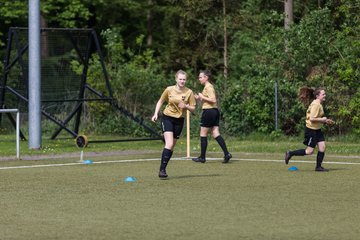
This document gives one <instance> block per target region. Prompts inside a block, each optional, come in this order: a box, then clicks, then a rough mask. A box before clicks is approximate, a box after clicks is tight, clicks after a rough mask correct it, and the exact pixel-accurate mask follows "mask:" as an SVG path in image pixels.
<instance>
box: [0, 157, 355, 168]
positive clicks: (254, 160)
mask: <svg viewBox="0 0 360 240" xmlns="http://www.w3.org/2000/svg"><path fill="white" fill-rule="evenodd" d="M172 160H181V161H184V160H185V161H186V160H190V159H189V158H186V157H182V158H181V157H180V158H173V159H172ZM206 160H207V161H208V160H209V161H219V160H222V158H207V159H206ZM146 161H160V159H159V158H144V159H126V160H112V161H99V162H92V164H106V163H129V162H146ZM231 161H248V162H277V163H284V160H276V159H267V160H266V159H255V158H233V159H232V160H231ZM291 163H311V164H313V163H314V161H303V160H292V161H291ZM324 163H326V164H338V165H360V162H327V161H325V162H324ZM74 165H89V164H84V163H83V162H75V163H58V164H41V165H28V166H12V167H0V170H10V169H26V168H46V167H64V166H74ZM290 165H291V164H290Z"/></svg>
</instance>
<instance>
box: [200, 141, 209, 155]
mask: <svg viewBox="0 0 360 240" xmlns="http://www.w3.org/2000/svg"><path fill="white" fill-rule="evenodd" d="M207 145H208V140H207V137H200V147H201V154H200V157H201V158H204V159H205V156H206V149H207Z"/></svg>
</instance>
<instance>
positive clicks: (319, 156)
mask: <svg viewBox="0 0 360 240" xmlns="http://www.w3.org/2000/svg"><path fill="white" fill-rule="evenodd" d="M324 156H325V152H318V153H317V156H316V167H321V164H322V162H323V160H324Z"/></svg>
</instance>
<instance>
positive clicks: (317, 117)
mask: <svg viewBox="0 0 360 240" xmlns="http://www.w3.org/2000/svg"><path fill="white" fill-rule="evenodd" d="M314 98H315V99H314ZM325 98H326V93H325V90H324V89H322V88H318V89H315V90H314V89H312V88H309V87H303V88H301V89H300V91H299V99H300V101H301V102H302V103H304V104H309V103H310V101H311V100H312V102H311V103H310V106H309V107H308V109H307V111H306V127H305V140H304V144H305V145H306V148H305V149H299V150H295V151H287V152H286V153H285V163H286V164H288V163H289V161H290V159H291V157H293V156H305V155H311V154H313V152H314V149H315V147H316V146H317V147H318V153H317V157H316V167H315V171H317V172H327V171H328V169H325V168H323V167H322V162H323V159H324V156H325V137H324V134H323V132H322V131H321V126H322V125H323V124H333V123H334V121H333V120H331V119H330V118H327V117H325V116H324V109H323V106H322V103H323V102H324V101H325Z"/></svg>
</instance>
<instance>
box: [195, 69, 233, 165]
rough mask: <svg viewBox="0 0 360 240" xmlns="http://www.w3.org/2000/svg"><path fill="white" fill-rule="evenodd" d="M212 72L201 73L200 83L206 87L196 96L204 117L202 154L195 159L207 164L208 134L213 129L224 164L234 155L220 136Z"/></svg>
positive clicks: (201, 139) (202, 119)
mask: <svg viewBox="0 0 360 240" xmlns="http://www.w3.org/2000/svg"><path fill="white" fill-rule="evenodd" d="M210 79H211V72H210V71H208V70H204V71H200V74H199V81H200V83H201V84H202V85H204V89H203V91H202V92H201V93H199V94H195V98H196V100H199V101H201V102H202V115H201V122H200V149H201V154H200V156H199V157H197V158H193V159H192V160H193V161H194V162H201V163H205V162H206V149H207V145H208V140H207V136H208V132H209V129H211V134H212V136H213V138H214V139H215V140H216V141H217V142H218V144H219V145H220V147H221V149H222V150H223V152H224V160H223V163H228V162H229V160H230V158H232V155H231V154H230V153H229V151H228V149H227V147H226V143H225V140H224V139H223V138H222V136H221V135H220V130H219V121H220V112H219V109H218V107H217V101H216V94H215V89H214V86H213V85H212V84H211V83H210Z"/></svg>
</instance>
